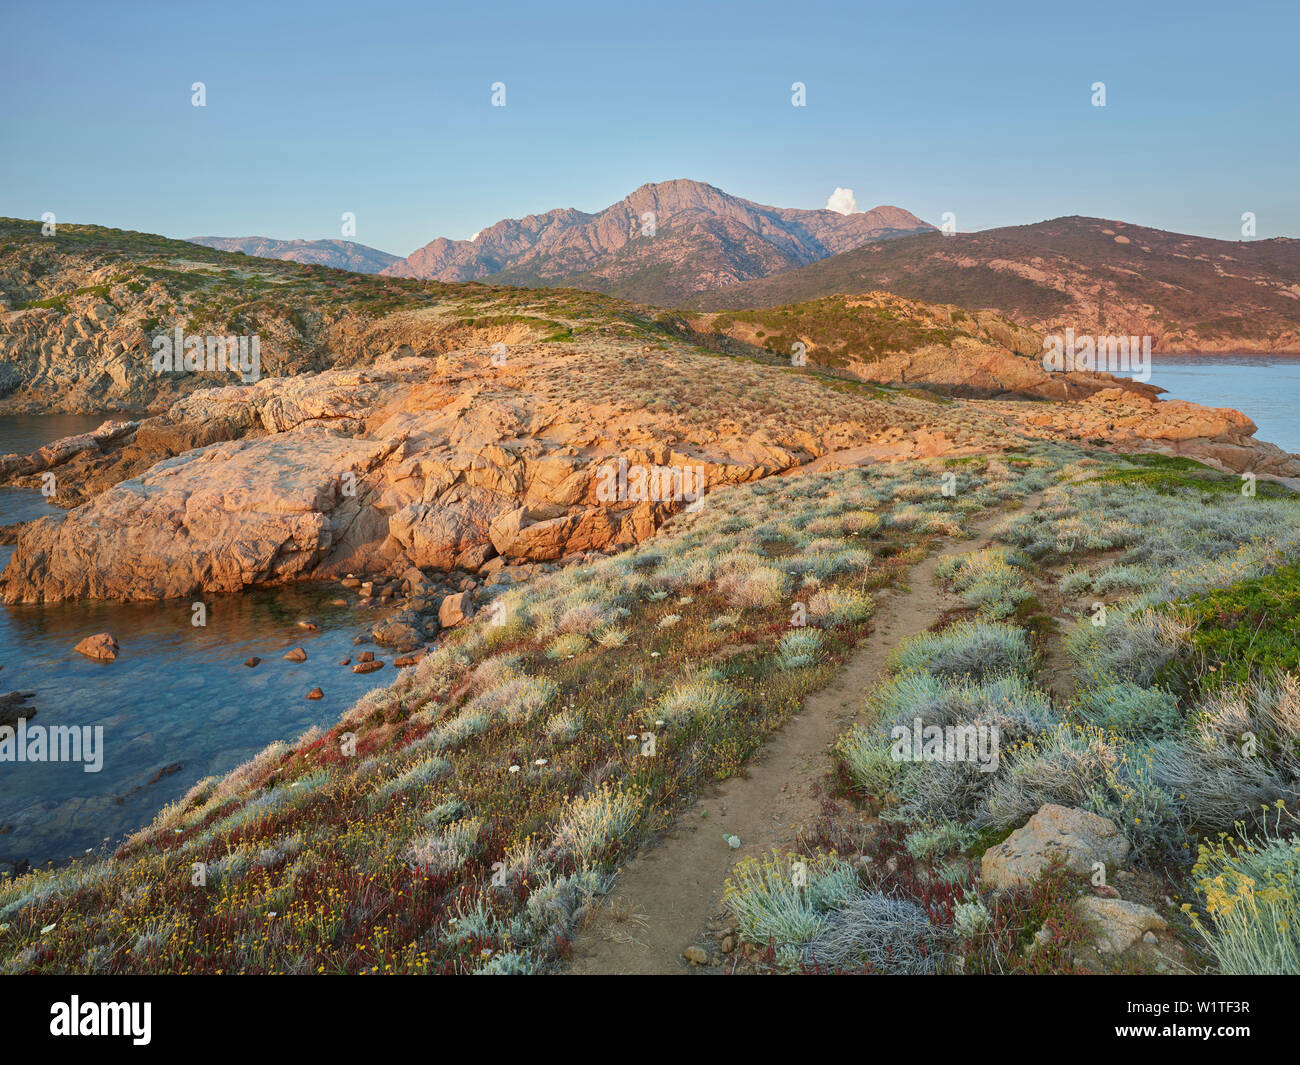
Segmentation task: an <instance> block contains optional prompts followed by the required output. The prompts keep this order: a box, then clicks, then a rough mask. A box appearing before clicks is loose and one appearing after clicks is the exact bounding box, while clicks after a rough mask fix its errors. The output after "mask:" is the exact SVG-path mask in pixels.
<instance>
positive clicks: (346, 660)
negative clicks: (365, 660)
mask: <svg viewBox="0 0 1300 1065" xmlns="http://www.w3.org/2000/svg"><path fill="white" fill-rule="evenodd" d="M339 665H341V666H350V665H352V659H350V658H345V659H343V661H342V662H340V663H339Z"/></svg>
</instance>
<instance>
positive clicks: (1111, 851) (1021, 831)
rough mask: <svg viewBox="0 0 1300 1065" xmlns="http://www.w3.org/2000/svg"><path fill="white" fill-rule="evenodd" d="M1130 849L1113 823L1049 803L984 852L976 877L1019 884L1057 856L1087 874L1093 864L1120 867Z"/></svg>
mask: <svg viewBox="0 0 1300 1065" xmlns="http://www.w3.org/2000/svg"><path fill="white" fill-rule="evenodd" d="M1128 852H1129V842H1128V840H1127V839H1125V838H1124V834H1123V833H1122V832H1121V831H1120V830H1119V826H1118V825H1116V824H1115V822H1114V821H1111V820H1109V819H1107V818H1105V817H1101V816H1099V815H1098V814H1094V813H1091V812H1089V811H1087V810H1076V809H1072V808H1070V807H1068V806H1057V805H1056V804H1054V803H1048V804H1047V805H1045V806H1043V807H1041V808H1040V809H1039V811H1038V813H1036V814H1034V816H1033V817H1031V818H1030V819H1029V820H1028V822H1026V824H1025V825H1024V827H1023V828H1018V829H1016V831H1014V832H1012V833H1011V835H1009V836H1008V837H1007V838H1006V839H1005V840H1003V841H1002V842H1001V843H999V844H997V845H996V846H994V847H990V848H989V849H988V850H987V851H985V852H984V857H983V859H982V861H981V863H980V875H981V876H982V878H983V880H984V883H985V884H987V885H988V886H989V887H992V888H995V889H1008V888H1015V887H1023V886H1025V885H1027V884H1029V883H1030V882H1031V881H1032V880H1034V879H1035V878H1036V877H1037V876H1038V875H1039V874H1040V873H1042V871H1043V870H1044V869H1046V868H1047V867H1048V865H1050V864H1051V862H1052V860H1053V859H1054V858H1056V857H1057V856H1058V855H1059V856H1060V857H1061V858H1063V859H1064V860H1065V864H1066V866H1067V867H1068V868H1070V869H1072V870H1073V871H1074V872H1076V873H1079V874H1081V875H1083V876H1088V875H1090V874H1091V873H1092V869H1093V864H1094V863H1095V862H1102V863H1104V864H1105V866H1106V868H1107V869H1108V870H1111V869H1117V868H1119V867H1120V866H1122V865H1123V864H1124V859H1125V858H1127V857H1128Z"/></svg>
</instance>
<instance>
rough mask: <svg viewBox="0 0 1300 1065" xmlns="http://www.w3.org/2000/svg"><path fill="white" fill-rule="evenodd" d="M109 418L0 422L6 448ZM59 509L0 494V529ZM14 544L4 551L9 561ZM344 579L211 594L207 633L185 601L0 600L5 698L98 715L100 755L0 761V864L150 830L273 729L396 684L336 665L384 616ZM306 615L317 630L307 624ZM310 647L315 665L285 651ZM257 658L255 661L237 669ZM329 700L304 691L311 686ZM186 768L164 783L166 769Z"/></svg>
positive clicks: (0, 687)
mask: <svg viewBox="0 0 1300 1065" xmlns="http://www.w3.org/2000/svg"><path fill="white" fill-rule="evenodd" d="M101 421H103V418H99V417H94V418H86V417H81V416H65V415H57V416H48V417H38V418H32V417H17V418H15V417H0V454H4V453H6V452H11V451H12V452H20V453H24V454H25V453H28V452H31V451H33V450H35V449H36V448H37V447H40V446H41V445H42V444H44V443H48V442H49V441H51V440H54V439H57V438H58V437H60V436H67V435H69V434H71V433H77V432H84V431H86V430H87V429H90V428H94V427H95V426H96V425H98V424H99V423H100V422H101ZM45 513H57V511H56V510H55V508H53V507H50V506H48V505H47V504H46V503H45V501H44V500H43V499H42V498H41V496H40V494H39V493H37V492H29V491H18V490H13V489H0V525H4V524H9V523H11V522H14V521H26V520H30V519H31V518H34V517H38V516H40V515H41V514H45ZM12 554H13V548H12V547H11V546H0V568H2V567H3V566H4V565H5V564H7V563H8V561H9V559H10V557H11V556H12ZM341 594H346V593H342V591H341V589H339V587H338V586H337V585H329V586H321V585H313V586H298V587H295V588H292V589H268V590H264V591H255V592H248V593H245V594H242V595H228V596H209V597H208V599H207V603H208V619H207V620H208V623H207V627H206V628H195V627H193V626H192V625H191V624H190V602H189V600H174V601H168V602H160V603H108V602H89V603H64V604H55V605H49V606H6V605H4V604H0V667H2V668H0V693H4V692H9V691H31V692H35V693H36V697H35V699H33V700H32V701H31V703H30V704H29V705H32V706H35V708H36V711H37V712H36V714H35V716H34V717H33V718H31V724H33V725H44V726H50V725H79V726H80V725H89V726H92V727H93V726H95V725H102V726H103V728H104V733H103V735H104V765H103V769H102V770H101V771H100V772H98V773H86V772H84V770H83V767H82V766H81V765H80V764H67V763H64V764H56V763H10V762H0V861H10V862H13V861H18V860H21V859H27V860H28V861H30V862H31V863H32V864H33V865H35V864H38V863H40V862H43V861H45V860H47V859H50V858H66V857H70V856H72V855H74V854H79V853H82V852H84V851H85V850H86V849H87V848H94V847H98V846H100V845H101V844H102V843H103V842H104V841H105V839H108V840H109V841H111V842H116V841H117V840H118V839H119V838H120V837H121V836H122V835H123V834H125V833H127V832H130V831H132V830H134V829H136V828H138V827H140V826H141V825H144V824H148V823H149V821H150V820H152V818H153V815H154V814H155V813H156V812H157V810H158V809H159V808H160V807H161V806H162V805H163V804H165V803H167V802H170V801H172V800H173V799H176V798H178V797H179V796H180V795H182V794H184V792H185V791H186V790H187V789H188V788H189V787H190V785H191V784H193V783H194V782H195V781H196V780H199V779H200V778H201V777H204V776H208V775H209V774H214V773H222V772H225V771H226V770H228V769H231V768H232V767H234V766H236V765H238V764H239V763H240V762H242V761H245V760H246V759H248V758H250V757H252V756H253V755H254V754H256V753H257V752H258V751H259V750H261V749H262V748H263V747H265V746H266V745H267V744H268V743H271V742H272V741H274V740H277V739H284V740H290V739H293V738H294V737H296V736H298V735H300V734H301V733H302V732H303V731H305V730H306V729H307V728H309V727H310V726H312V725H330V724H332V723H333V722H334V721H336V720H337V719H338V716H339V714H340V713H342V711H343V710H345V709H346V708H347V707H348V706H349V705H351V704H352V703H353V702H354V701H355V700H356V699H357V698H358V697H359V696H360V695H362V694H363V693H364V692H366V691H367V690H369V689H370V688H373V687H375V686H376V685H379V684H385V683H389V682H391V681H392V680H393V677H394V671H393V669H392V666H391V659H390V658H389V656H387V655H381V656H380V657H382V658H384V659H385V660H386V661H388V662H390V665H389V666H387V667H386V668H384V669H382V670H379V671H377V672H375V673H372V674H368V675H358V674H354V673H353V672H352V671H351V669H350V668H348V667H344V666H340V665H339V664H338V663H339V661H340V660H341V659H343V658H345V657H348V656H355V654H356V651H357V650H358V649H357V648H355V647H354V646H353V643H352V641H353V638H354V637H355V636H356V635H358V634H360V633H363V632H364V631H365V630H366V629H367V628H368V627H369V624H371V623H373V622H374V620H376V618H377V617H378V616H379V615H378V614H375V613H372V612H369V611H365V610H361V609H357V608H355V607H350V606H349V607H335V606H331V605H330V601H331V600H333V599H337V598H339V597H340V595H341ZM302 617H310V618H312V619H313V620H315V621H316V622H317V623H318V624H319V625H320V626H321V629H320V631H319V632H304V631H303V630H301V629H299V628H298V627H297V625H296V622H297V620H298V619H299V618H302ZM97 632H111V633H112V634H113V635H114V636H116V637H117V640H118V643H119V644H120V645H121V652H120V654H119V657H118V659H117V661H115V662H111V663H99V662H93V661H91V660H90V659H88V658H85V657H84V656H82V655H79V654H76V653H75V652H74V651H73V647H74V646H75V645H76V643H77V642H78V641H79V640H81V639H82V638H83V637H84V636H89V635H93V634H94V633H97ZM298 646H301V647H302V648H304V649H305V650H306V652H307V661H306V662H303V663H301V664H297V665H295V664H294V663H291V662H285V661H282V659H281V656H282V655H283V654H284V653H285V652H286V651H287V650H289V649H290V648H292V647H298ZM253 655H256V656H258V657H260V658H261V659H263V661H262V664H261V665H259V666H258V667H256V668H255V669H249V668H247V667H246V666H244V665H243V662H244V660H245V659H247V658H249V657H250V656H253ZM318 686H319V687H320V688H322V689H323V690H324V692H325V698H324V699H321V700H320V701H308V700H307V699H306V698H305V696H306V694H307V692H309V691H310V690H311V689H312V688H314V687H318ZM176 763H180V768H179V769H178V770H176V771H175V772H171V773H169V774H167V775H165V776H162V777H161V778H160V779H158V780H156V781H153V782H152V783H151V782H150V781H151V780H153V778H154V777H155V775H156V774H158V773H159V772H160V771H161V770H163V769H164V768H166V767H169V766H173V765H175V764H176Z"/></svg>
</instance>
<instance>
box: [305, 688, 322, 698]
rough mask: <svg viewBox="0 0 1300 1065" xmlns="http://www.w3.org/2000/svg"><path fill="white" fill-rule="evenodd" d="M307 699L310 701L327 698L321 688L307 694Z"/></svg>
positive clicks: (313, 689)
mask: <svg viewBox="0 0 1300 1065" xmlns="http://www.w3.org/2000/svg"><path fill="white" fill-rule="evenodd" d="M307 698H308V699H324V698H325V693H324V692H323V691H321V690H320V689H319V688H312V690H311V691H309V692H308V693H307Z"/></svg>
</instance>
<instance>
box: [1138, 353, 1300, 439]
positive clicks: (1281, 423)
mask: <svg viewBox="0 0 1300 1065" xmlns="http://www.w3.org/2000/svg"><path fill="white" fill-rule="evenodd" d="M1151 362H1152V368H1151V381H1150V383H1151V384H1153V385H1159V386H1160V387H1161V388H1164V389H1168V392H1169V394H1168V395H1167V396H1164V397H1162V398H1164V399H1188V400H1191V401H1192V402H1193V403H1203V404H1205V405H1206V406H1208V407H1233V408H1235V409H1236V410H1239V411H1241V412H1242V413H1243V414H1245V415H1246V416H1247V417H1248V418H1250V420H1251V421H1253V422H1254V423H1255V424H1256V425H1257V426H1259V431H1258V432H1257V433H1256V434H1255V437H1256V439H1258V440H1267V441H1268V442H1269V443H1270V444H1276V445H1277V446H1278V447H1280V448H1282V450H1283V451H1291V452H1296V453H1300V358H1295V357H1291V358H1284V357H1281V356H1277V355H1155V356H1152V359H1151Z"/></svg>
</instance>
